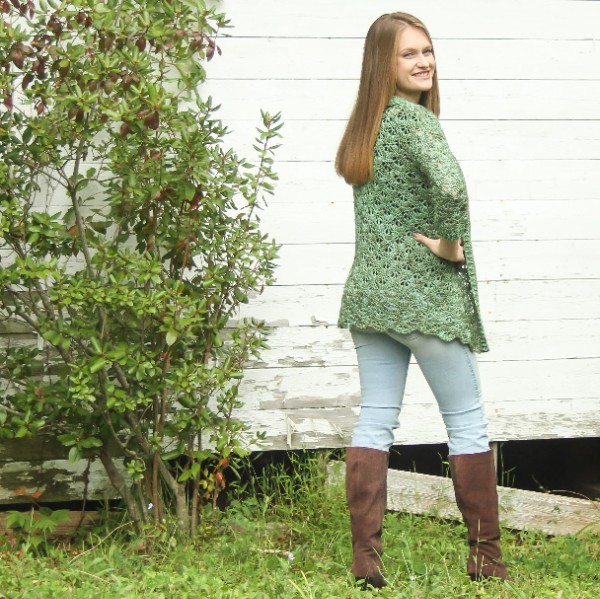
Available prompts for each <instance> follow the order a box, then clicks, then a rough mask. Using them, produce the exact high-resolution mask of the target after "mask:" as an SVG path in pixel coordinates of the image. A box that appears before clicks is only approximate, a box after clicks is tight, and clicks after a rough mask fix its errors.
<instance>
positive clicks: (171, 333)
mask: <svg viewBox="0 0 600 599" xmlns="http://www.w3.org/2000/svg"><path fill="white" fill-rule="evenodd" d="M178 337H179V333H178V332H177V331H176V330H175V329H169V330H168V331H167V336H166V338H165V341H166V342H167V345H168V346H169V347H171V346H172V345H173V344H174V343H175V341H177V338H178Z"/></svg>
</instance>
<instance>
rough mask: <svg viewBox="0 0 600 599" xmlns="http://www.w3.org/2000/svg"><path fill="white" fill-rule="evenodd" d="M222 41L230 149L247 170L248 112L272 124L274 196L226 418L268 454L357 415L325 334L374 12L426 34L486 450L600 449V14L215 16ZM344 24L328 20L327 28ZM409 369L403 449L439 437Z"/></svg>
mask: <svg viewBox="0 0 600 599" xmlns="http://www.w3.org/2000/svg"><path fill="white" fill-rule="evenodd" d="M222 6H223V8H224V10H225V11H226V12H227V14H228V15H229V17H230V18H231V20H232V24H233V26H234V27H233V29H230V30H229V31H227V32H225V35H226V36H227V37H223V38H222V39H221V41H220V45H221V48H222V50H223V55H222V56H221V57H219V58H218V59H215V60H214V61H213V62H212V63H211V64H210V65H209V69H208V73H209V78H210V80H209V82H208V84H207V86H206V92H207V93H210V94H212V95H213V96H214V98H215V100H216V101H217V102H218V103H221V104H222V106H221V109H220V114H221V116H222V117H223V119H224V121H225V122H226V123H227V124H228V126H229V127H230V129H231V135H230V142H231V144H232V145H234V146H235V147H236V148H238V149H239V151H240V152H241V153H242V154H245V155H251V150H250V147H251V143H252V138H253V135H254V127H255V126H256V124H257V120H258V114H259V110H260V109H261V108H262V109H266V110H269V111H271V112H276V111H280V110H281V111H282V113H283V118H284V120H285V126H284V128H283V135H284V138H283V146H282V147H281V149H280V151H279V152H278V153H277V159H278V164H277V170H278V171H279V173H280V179H281V180H280V183H279V185H278V188H277V191H276V195H275V196H274V197H273V198H272V200H271V201H270V205H269V207H268V208H267V209H266V210H265V212H264V213H263V217H262V220H263V225H264V227H265V230H266V231H267V232H269V233H271V234H272V235H274V237H275V238H276V239H277V241H278V242H279V243H281V244H282V247H281V252H280V260H279V264H280V265H279V268H278V271H277V283H276V285H275V286H273V287H270V288H269V289H267V290H265V292H264V293H263V294H262V295H261V296H259V297H256V298H253V299H252V301H251V302H250V304H249V305H248V306H244V308H243V310H242V311H241V315H242V316H249V315H252V316H256V317H259V318H263V319H265V320H266V321H267V322H268V323H269V324H270V325H271V326H273V327H274V330H273V333H272V335H271V338H270V345H271V348H270V349H269V350H267V351H266V352H265V353H264V354H263V356H262V358H261V361H260V362H256V363H255V364H253V365H252V368H251V369H250V371H249V372H248V374H247V377H246V379H245V381H244V383H243V386H242V398H243V399H244V401H245V407H244V409H243V410H242V411H241V412H240V416H241V417H243V418H244V419H245V420H247V421H248V422H250V423H251V424H252V426H253V428H254V429H255V430H262V431H264V432H265V434H266V436H267V439H266V443H265V446H267V447H272V448H286V447H302V446H303V447H311V446H343V445H344V444H345V443H347V441H348V439H349V434H350V431H351V428H352V422H353V420H354V418H355V417H356V414H357V411H358V401H359V395H360V393H359V385H358V376H357V371H356V364H355V356H354V352H353V348H352V343H351V340H350V338H349V335H348V333H347V332H346V331H340V330H338V329H337V328H336V326H335V323H336V320H337V311H338V307H339V301H340V297H341V291H342V286H343V283H344V280H345V278H346V276H347V272H348V268H349V266H350V263H351V261H352V254H353V235H354V229H353V213H352V196H351V191H350V189H349V188H348V187H347V186H346V185H345V184H344V183H343V181H341V180H340V179H339V178H338V177H336V175H335V172H334V168H333V159H334V157H335V151H336V148H337V145H338V143H339V139H340V137H341V134H342V131H343V127H344V123H345V119H346V118H347V116H348V114H349V111H350V110H351V107H352V103H353V101H354V97H355V95H356V88H357V80H358V75H359V70H360V61H361V53H362V44H363V39H364V35H365V33H366V30H367V28H368V26H369V24H370V23H371V22H372V21H373V20H374V18H376V17H377V16H378V15H380V14H382V13H384V12H389V11H392V10H398V9H399V8H400V9H402V10H406V11H409V12H414V13H415V14H417V15H418V16H420V17H421V18H422V19H423V20H424V21H425V22H426V23H427V24H428V25H429V27H430V30H431V32H432V35H433V37H434V43H435V45H436V51H437V54H438V67H439V73H440V78H441V94H442V115H441V116H442V124H443V127H444V130H445V131H446V135H447V137H448V140H449V143H450V145H451V147H452V149H453V150H454V152H455V154H456V155H457V157H458V158H459V160H460V161H461V165H462V166H463V169H464V171H465V175H466V178H467V183H468V186H469V191H470V196H471V203H472V208H471V214H472V221H473V236H474V239H475V252H476V259H477V266H478V274H479V279H480V293H481V304H482V311H483V314H484V318H485V320H486V328H487V332H488V336H489V340H490V345H491V348H492V350H491V351H490V352H489V353H488V354H484V355H482V356H481V357H480V370H481V373H482V379H483V388H484V394H485V399H486V409H487V414H488V418H489V421H490V434H491V436H492V438H493V439H494V440H507V439H527V438H531V439H534V438H552V437H576V436H598V435H600V417H599V416H598V414H599V413H600V410H598V408H599V407H600V395H599V393H598V388H599V384H598V383H599V382H600V343H598V339H599V338H600V336H599V335H598V333H600V328H599V327H600V307H599V304H600V302H598V301H597V298H598V296H599V294H600V266H599V265H600V243H599V241H600V239H599V236H600V226H599V225H600V208H599V206H600V203H599V200H600V185H599V183H600V175H599V171H598V164H599V162H598V161H599V160H600V107H599V106H598V103H597V101H596V98H597V96H598V92H599V91H600V61H599V60H598V57H599V56H598V52H599V51H600V50H599V48H600V45H599V44H598V40H599V38H598V33H597V29H596V27H595V26H594V25H592V24H591V23H592V22H594V23H597V22H599V18H600V3H594V2H580V1H563V2H556V1H550V2H541V1H537V0H527V1H522V2H516V1H508V2H503V3H501V4H500V3H497V2H491V1H478V2H475V1H474V0H460V1H458V2H453V3H440V2H434V1H433V0H421V1H419V2H417V1H411V0H407V1H405V2H403V3H402V6H401V7H399V6H398V5H397V3H396V2H391V1H387V0H378V1H373V2H368V3H367V2H359V1H358V0H351V1H348V0H346V1H342V0H324V1H322V2H310V1H309V2H303V3H285V2H284V3H282V2H275V0H263V1H262V2H260V3H259V4H256V3H250V2H244V1H242V0H229V1H227V0H226V1H225V2H223V3H222ZM341 15H343V18H341ZM445 438H446V437H445V432H444V428H443V424H442V421H441V418H440V417H439V414H438V412H437V407H436V405H435V402H434V400H433V398H432V397H431V393H430V391H429V389H428V388H427V385H426V383H425V381H424V379H423V377H422V375H421V374H420V372H419V371H418V369H417V368H416V367H414V366H413V367H411V374H410V375H409V381H408V386H407V393H406V399H405V405H404V408H403V413H402V418H401V427H400V429H399V430H398V433H397V437H396V440H397V442H399V443H432V442H441V441H444V440H445Z"/></svg>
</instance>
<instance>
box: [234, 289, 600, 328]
mask: <svg viewBox="0 0 600 599" xmlns="http://www.w3.org/2000/svg"><path fill="white" fill-rule="evenodd" d="M342 291H343V286H342V285H341V284H337V285H329V284H324V285H293V286H285V285H271V286H269V287H267V288H265V290H264V291H263V293H262V294H260V295H255V296H254V297H252V298H251V300H250V303H249V304H244V305H243V306H241V310H240V316H241V317H250V316H253V317H255V318H259V319H261V320H264V321H265V322H266V323H267V324H269V325H271V326H318V325H324V326H335V325H336V323H337V319H338V313H339V309H340V302H341V299H342ZM479 295H480V301H481V308H482V314H483V319H484V322H485V323H488V322H489V321H491V320H495V321H507V320H509V321H516V322H518V321H521V320H556V319H561V320H562V319H564V320H575V319H597V318H600V306H599V304H598V297H600V278H598V279H568V280H561V279H556V280H537V279H529V280H528V279H524V280H515V281H480V283H479Z"/></svg>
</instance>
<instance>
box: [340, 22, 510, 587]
mask: <svg viewBox="0 0 600 599" xmlns="http://www.w3.org/2000/svg"><path fill="white" fill-rule="evenodd" d="M439 105H440V102H439V91H438V80H437V72H436V66H435V55H434V51H433V45H432V41H431V37H430V35H429V33H428V31H427V29H426V28H425V26H424V25H423V23H422V22H421V21H419V20H418V19H416V18H415V17H413V16H411V15H408V14H405V13H399V12H398V13H392V14H386V15H383V16H381V17H380V18H378V19H377V20H376V21H375V22H374V23H373V25H372V26H371V28H370V29H369V32H368V34H367V38H366V40H365V46H364V56H363V64H362V72H361V78H360V84H359V90H358V96H357V100H356V104H355V106H354V110H353V112H352V115H351V116H350V119H349V121H348V124H347V126H346V131H345V133H344V136H343V138H342V141H341V144H340V147H339V149H338V153H337V159H336V169H337V172H338V174H340V175H341V176H342V177H343V178H344V179H345V180H346V182H347V183H349V184H350V185H352V186H353V188H354V212H355V228H356V247H355V256H354V262H353V264H352V268H351V270H350V274H349V276H348V279H347V281H346V285H345V287H344V295H343V299H342V305H341V310H340V317H339V326H341V327H344V328H349V329H350V331H351V333H352V337H353V340H354V344H355V346H356V352H357V357H358V367H359V375H360V384H361V395H362V399H361V411H360V416H359V419H358V421H357V424H356V427H355V429H354V434H353V437H352V446H351V447H349V448H348V449H347V452H346V492H347V499H348V506H349V509H350V516H351V528H352V544H353V554H354V557H353V562H352V572H353V574H354V575H355V576H356V577H357V579H358V581H359V584H361V585H362V586H363V588H366V587H367V586H368V585H372V586H374V587H381V586H384V585H385V579H384V575H383V572H382V563H381V553H382V546H381V527H382V520H383V516H384V512H385V508H386V496H387V480H386V479H387V467H388V455H389V449H390V446H391V445H392V443H393V441H394V434H393V431H394V429H395V428H397V426H398V416H399V414H400V408H401V405H402V398H403V394H404V387H405V382H406V374H407V369H408V364H409V360H410V357H411V355H414V356H415V359H416V360H417V362H418V364H419V367H420V368H421V370H422V372H423V374H424V376H425V378H426V380H427V382H428V384H429V386H430V387H431V389H432V391H433V393H434V395H435V398H436V400H437V402H438V405H439V408H440V412H441V414H442V417H443V420H444V423H445V426H446V430H447V433H448V445H449V454H450V457H449V462H450V470H451V474H452V481H453V483H454V490H455V493H456V501H457V504H458V507H459V509H460V511H461V513H462V515H463V518H464V521H465V524H466V526H467V530H468V542H469V546H470V551H469V557H468V562H467V573H468V574H469V575H470V576H471V578H472V579H474V580H481V579H482V578H486V577H498V578H502V579H505V578H507V571H506V567H505V565H504V563H503V562H502V556H501V552H500V543H499V539H500V528H499V526H498V497H497V493H496V472H495V466H494V459H493V455H492V452H491V451H490V446H489V440H488V436H487V430H486V422H485V418H484V414H483V408H482V401H481V393H480V386H479V375H478V371H477V363H476V360H475V357H474V355H473V352H483V351H487V349H488V347H487V342H486V339H485V334H484V331H483V326H482V323H481V317H480V314H479V304H478V297H477V282H476V275H475V264H474V261H473V253H472V247H471V237H470V223H469V211H468V198H467V190H466V187H465V181H464V178H463V174H462V171H461V169H460V167H459V165H458V163H457V161H456V159H455V158H454V156H453V155H452V153H451V152H450V149H449V148H448V145H447V142H446V139H445V137H444V134H443V132H442V130H441V128H440V124H439V121H438V119H437V115H438V114H439Z"/></svg>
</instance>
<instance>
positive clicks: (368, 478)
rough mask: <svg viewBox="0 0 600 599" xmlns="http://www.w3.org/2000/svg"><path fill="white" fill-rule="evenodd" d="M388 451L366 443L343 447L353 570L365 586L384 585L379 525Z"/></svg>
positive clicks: (385, 490)
mask: <svg viewBox="0 0 600 599" xmlns="http://www.w3.org/2000/svg"><path fill="white" fill-rule="evenodd" d="M388 461H389V453H388V452H387V451H380V450H378V449H370V448H366V447H349V448H348V449H347V450H346V499H347V501H348V508H349V510H350V525H351V530H352V551H353V558H352V573H353V574H354V576H356V579H357V581H359V582H360V583H361V585H362V588H364V589H366V587H367V586H368V585H372V586H374V587H376V588H381V587H383V586H385V584H386V582H385V578H384V576H383V567H382V563H381V553H382V545H381V529H382V525H383V516H384V514H385V508H386V505H387V469H388Z"/></svg>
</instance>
